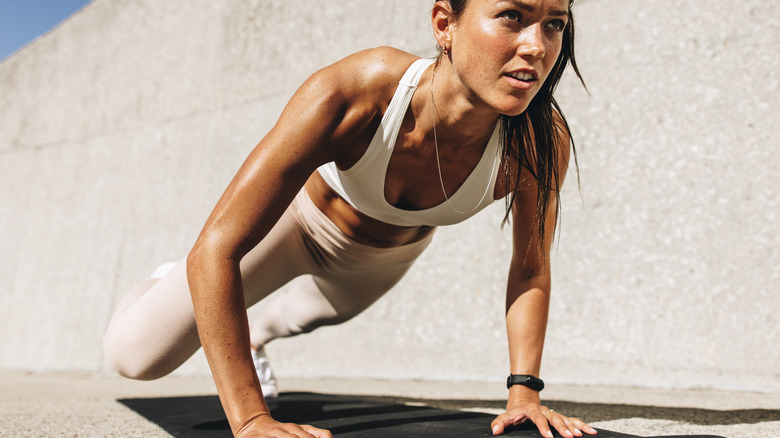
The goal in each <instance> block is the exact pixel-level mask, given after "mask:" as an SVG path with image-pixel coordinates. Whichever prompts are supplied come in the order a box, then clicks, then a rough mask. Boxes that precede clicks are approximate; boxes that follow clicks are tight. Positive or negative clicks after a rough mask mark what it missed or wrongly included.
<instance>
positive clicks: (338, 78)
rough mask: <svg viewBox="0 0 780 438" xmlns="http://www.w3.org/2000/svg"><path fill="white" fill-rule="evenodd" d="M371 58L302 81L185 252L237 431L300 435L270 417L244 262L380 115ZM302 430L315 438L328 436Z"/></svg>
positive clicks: (204, 335) (210, 354)
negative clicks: (252, 339)
mask: <svg viewBox="0 0 780 438" xmlns="http://www.w3.org/2000/svg"><path fill="white" fill-rule="evenodd" d="M372 57H373V58H376V53H374V54H372V53H369V52H363V53H361V54H357V55H353V56H352V57H350V58H346V59H345V60H342V61H340V62H339V63H336V64H334V65H333V66H330V67H328V68H325V69H323V70H321V71H319V72H317V73H315V74H314V75H313V76H312V77H311V78H309V80H307V81H306V82H305V83H304V84H303V85H302V86H301V88H300V89H299V90H298V91H297V92H296V93H295V95H294V96H293V97H292V99H291V100H290V102H289V103H288V105H287V107H286V108H285V109H284V111H283V112H282V114H281V116H280V118H279V121H278V122H277V123H276V125H275V126H274V128H273V129H272V130H271V131H270V132H269V133H268V135H267V136H266V137H265V138H263V140H262V141H261V142H260V143H259V144H258V145H257V146H256V147H255V148H254V150H253V151H252V152H251V154H250V155H249V157H248V158H247V160H246V161H245V162H244V164H243V165H242V166H241V168H240V169H239V171H238V173H237V174H236V176H235V177H234V178H233V180H232V181H231V182H230V184H229V186H228V187H227V189H226V190H225V193H224V194H223V195H222V197H221V198H220V200H219V202H218V203H217V205H216V207H215V208H214V210H213V212H212V213H211V215H210V216H209V218H208V220H207V222H206V224H205V226H204V227H203V230H202V231H201V233H200V235H199V236H198V239H197V241H196V243H195V245H194V247H193V248H192V250H191V251H190V253H189V255H188V257H187V280H188V282H189V287H190V290H191V294H192V301H193V305H194V310H195V319H196V321H197V326H198V335H199V337H200V341H201V344H202V345H203V349H204V351H205V353H206V357H207V359H208V363H209V366H210V368H211V372H212V375H213V377H214V381H215V383H216V387H217V391H218V393H219V397H220V400H221V402H222V406H223V408H224V410H225V414H226V415H227V419H228V421H229V423H230V426H231V429H232V430H233V433H234V434H235V435H236V436H266V435H269V436H270V435H274V436H276V435H275V434H279V435H278V436H288V435H286V433H290V432H296V433H298V434H301V432H300V428H299V427H298V426H296V425H283V424H280V423H276V422H275V421H273V419H272V418H271V416H270V413H269V409H268V406H267V405H266V403H265V400H264V398H263V395H262V391H261V389H260V384H259V382H258V379H257V375H256V373H255V370H254V365H253V362H252V358H251V355H250V347H249V328H248V321H247V316H246V305H245V302H244V294H243V287H242V283H241V273H240V271H239V262H240V261H241V258H242V257H243V256H244V255H245V254H246V253H247V252H248V251H249V250H250V249H251V248H253V247H254V246H255V245H257V243H258V242H259V241H260V240H261V239H263V237H265V235H266V234H267V233H268V231H269V230H270V229H271V228H272V227H273V226H274V224H275V223H276V222H277V220H278V219H279V217H280V216H281V215H282V213H283V212H284V210H285V209H286V208H287V206H288V205H289V204H290V202H291V201H292V199H293V198H294V197H295V195H296V194H297V192H298V191H299V190H300V189H301V187H302V186H303V184H304V183H305V182H306V180H307V178H308V177H309V176H310V175H311V174H312V173H313V172H314V170H315V169H316V168H317V167H318V166H319V165H321V164H323V163H326V162H328V161H333V160H339V159H341V158H342V157H343V156H344V155H346V154H348V153H349V150H348V148H347V147H345V146H341V145H346V146H348V145H350V144H351V143H354V138H356V137H357V136H359V135H360V133H361V132H362V131H364V130H365V129H366V127H367V126H368V125H369V123H370V122H371V120H372V119H373V118H374V117H375V115H376V113H377V106H376V101H377V100H376V98H375V96H373V97H372V96H371V93H365V92H360V91H361V89H363V90H366V88H365V87H366V85H370V83H369V84H367V83H366V82H365V81H367V80H369V79H370V76H367V75H366V73H365V72H366V71H367V70H366V69H365V67H366V65H369V66H370V65H371V64H370V62H371V61H372V59H373V58H372ZM367 63H368V64H367ZM368 70H369V71H370V70H371V69H368ZM369 89H370V88H369ZM351 140H352V141H351ZM306 430H307V431H309V433H311V434H312V436H315V437H329V436H330V434H329V433H328V432H327V431H320V430H318V429H313V428H307V429H306ZM289 436H293V435H289ZM301 436H307V435H305V434H301Z"/></svg>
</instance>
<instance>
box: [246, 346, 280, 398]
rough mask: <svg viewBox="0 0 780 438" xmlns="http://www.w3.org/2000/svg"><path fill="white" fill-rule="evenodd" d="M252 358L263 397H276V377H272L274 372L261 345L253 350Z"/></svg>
mask: <svg viewBox="0 0 780 438" xmlns="http://www.w3.org/2000/svg"><path fill="white" fill-rule="evenodd" d="M252 358H253V359H254V361H255V371H256V372H257V378H258V379H260V386H261V387H262V388H263V396H265V398H270V397H278V396H279V390H278V389H277V388H276V377H274V372H273V370H271V363H270V362H269V361H268V356H266V355H265V350H264V349H263V348H262V347H261V348H259V349H257V350H253V351H252Z"/></svg>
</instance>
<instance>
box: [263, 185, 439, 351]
mask: <svg viewBox="0 0 780 438" xmlns="http://www.w3.org/2000/svg"><path fill="white" fill-rule="evenodd" d="M304 195H305V193H304ZM296 213H298V214H300V215H301V217H302V218H303V219H302V220H301V221H300V223H301V224H303V227H304V229H305V230H306V236H307V242H308V245H309V247H310V251H311V252H312V253H313V254H315V257H314V260H316V263H317V266H316V267H314V268H312V269H311V270H310V271H309V272H311V273H312V275H307V276H304V277H301V278H298V279H296V280H295V283H294V287H293V288H292V289H291V290H289V291H287V292H285V293H284V294H282V295H279V296H273V297H270V298H269V300H270V302H269V303H268V304H266V305H265V306H264V307H263V309H262V311H261V313H260V315H259V317H258V318H257V319H256V320H255V321H254V323H253V324H252V328H251V332H250V335H251V343H252V346H253V347H254V348H260V347H262V346H263V345H265V344H267V343H268V342H270V341H271V340H273V339H275V338H280V337H287V336H294V335H297V334H299V333H307V332H310V331H312V330H314V329H315V328H317V327H321V326H323V325H332V324H338V323H341V322H344V321H347V320H349V319H350V318H352V317H354V316H356V315H357V314H359V313H360V312H362V311H363V310H365V309H366V308H368V307H369V306H370V305H371V304H373V303H374V302H376V300H378V299H379V298H380V297H382V296H383V295H384V294H385V293H386V292H387V291H388V290H390V288H392V287H393V286H394V285H395V284H396V283H398V281H399V280H400V279H401V278H402V277H403V276H404V274H405V273H406V272H407V271H408V270H409V268H410V267H411V266H412V264H413V263H414V261H415V260H416V259H417V257H418V256H419V255H420V254H421V253H422V251H423V250H424V249H425V248H426V247H427V246H428V244H429V243H430V241H431V239H432V235H431V236H429V237H428V238H426V239H424V240H422V241H419V242H414V243H411V244H409V245H404V246H402V247H397V248H375V247H371V246H367V245H363V244H360V243H357V242H354V241H352V240H351V239H349V238H348V237H346V236H344V234H343V233H342V232H341V231H340V230H339V229H338V228H337V227H336V226H335V225H334V224H333V223H332V222H331V221H330V220H329V219H328V218H327V217H326V216H325V215H324V214H323V213H322V212H321V211H320V210H319V209H317V207H316V206H315V205H314V204H313V203H312V202H311V201H310V200H309V199H308V197H306V198H304V199H302V200H301V202H299V208H298V210H296Z"/></svg>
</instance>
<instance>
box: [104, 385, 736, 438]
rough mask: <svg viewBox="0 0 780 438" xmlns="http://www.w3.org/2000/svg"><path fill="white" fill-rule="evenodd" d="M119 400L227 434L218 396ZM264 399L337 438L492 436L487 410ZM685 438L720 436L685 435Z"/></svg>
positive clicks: (284, 417)
mask: <svg viewBox="0 0 780 438" xmlns="http://www.w3.org/2000/svg"><path fill="white" fill-rule="evenodd" d="M119 402H121V403H122V404H124V405H125V406H127V407H129V408H130V409H132V410H134V411H136V412H138V413H139V414H141V415H142V416H144V417H146V418H147V419H148V420H149V421H152V422H153V423H156V424H157V425H159V426H160V427H162V428H163V429H165V430H166V431H167V432H168V433H170V434H171V435H173V436H174V437H177V438H197V437H231V436H232V435H231V433H230V427H229V426H228V423H227V420H226V419H225V415H224V413H223V411H222V406H221V405H220V403H219V399H218V398H217V396H199V397H172V398H147V399H122V400H119ZM268 404H269V407H270V408H271V412H272V414H273V416H274V418H275V419H277V420H278V421H282V422H292V423H298V424H311V425H313V426H315V427H319V428H323V429H328V430H330V431H331V432H332V433H333V436H334V437H336V438H414V437H430V438H437V437H440V438H472V437H490V436H493V435H492V433H491V432H490V422H491V421H492V420H493V418H495V416H494V415H490V414H482V413H475V412H463V411H457V410H445V409H436V408H432V407H427V406H409V405H406V404H399V403H394V402H392V401H382V400H375V399H365V398H360V397H351V396H340V395H326V394H312V393H283V394H281V395H280V397H278V398H276V399H271V400H270V401H269V403H268ZM598 432H599V433H598V435H596V436H597V437H598V438H637V436H636V435H627V434H623V433H618V432H612V431H608V430H604V429H599V430H598ZM502 436H506V437H527V438H542V436H541V434H540V433H539V431H538V430H536V429H535V427H533V426H532V425H521V426H520V427H515V428H513V429H511V430H510V431H509V432H507V433H505V434H504V435H502ZM555 437H556V438H560V435H558V434H557V433H556V434H555ZM649 438H658V437H649ZM666 438H680V436H678V437H671V436H669V437H666ZM686 438H723V437H716V436H712V435H707V436H704V435H696V436H694V435H686Z"/></svg>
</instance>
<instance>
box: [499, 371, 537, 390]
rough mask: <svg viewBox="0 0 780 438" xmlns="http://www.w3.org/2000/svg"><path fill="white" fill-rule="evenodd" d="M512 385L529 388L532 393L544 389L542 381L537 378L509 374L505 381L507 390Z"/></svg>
mask: <svg viewBox="0 0 780 438" xmlns="http://www.w3.org/2000/svg"><path fill="white" fill-rule="evenodd" d="M513 385H523V386H525V387H528V388H531V389H533V390H534V391H541V390H543V389H544V381H543V380H542V379H540V378H538V377H534V376H531V375H528V374H511V375H509V377H508V378H507V379H506V387H507V389H509V388H511V387H512V386H513Z"/></svg>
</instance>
